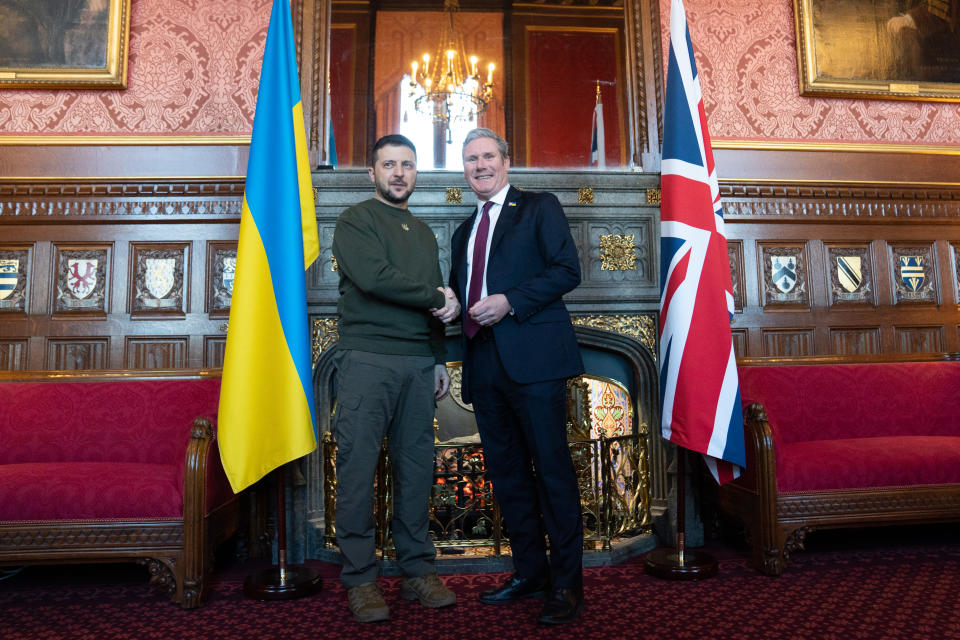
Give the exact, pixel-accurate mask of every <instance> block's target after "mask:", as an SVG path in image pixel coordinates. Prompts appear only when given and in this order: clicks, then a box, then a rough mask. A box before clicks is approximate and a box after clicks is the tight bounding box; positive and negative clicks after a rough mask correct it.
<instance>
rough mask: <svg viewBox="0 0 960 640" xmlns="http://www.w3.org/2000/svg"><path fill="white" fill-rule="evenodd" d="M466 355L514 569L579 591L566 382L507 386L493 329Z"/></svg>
mask: <svg viewBox="0 0 960 640" xmlns="http://www.w3.org/2000/svg"><path fill="white" fill-rule="evenodd" d="M467 349H468V350H469V353H468V357H469V359H470V366H471V370H470V394H471V397H472V400H473V408H474V413H475V415H476V418H477V427H478V429H479V431H480V439H481V440H482V442H483V451H484V460H485V462H486V467H487V473H488V476H489V478H490V480H491V481H492V482H493V491H494V494H495V495H496V496H497V500H498V501H499V503H500V508H501V512H502V513H503V517H504V521H505V523H506V526H507V530H508V534H509V538H510V549H511V551H512V553H513V564H514V569H515V570H516V572H517V573H518V574H519V575H520V576H522V577H524V578H540V577H549V578H550V580H551V583H552V585H553V586H554V587H556V588H571V589H577V590H580V589H582V588H583V577H582V568H581V566H582V560H583V520H582V516H581V512H580V489H579V487H578V485H577V476H576V472H575V471H574V468H573V461H572V460H571V458H570V449H569V447H568V445H567V430H566V380H564V379H560V380H549V381H546V382H535V383H531V384H519V383H516V382H514V381H512V380H510V378H509V376H508V375H507V372H506V371H505V370H504V368H503V364H502V362H501V361H500V356H499V354H498V353H497V347H496V344H495V342H494V338H493V337H492V332H490V331H489V330H487V331H484V330H481V332H480V333H478V334H477V337H476V338H473V339H471V340H469V341H468V343H467ZM544 534H546V535H547V536H548V537H549V540H550V554H549V560H548V557H547V548H546V543H545V540H544Z"/></svg>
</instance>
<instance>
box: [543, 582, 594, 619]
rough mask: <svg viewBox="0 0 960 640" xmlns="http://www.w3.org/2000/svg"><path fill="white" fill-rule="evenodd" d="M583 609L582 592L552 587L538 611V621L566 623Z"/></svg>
mask: <svg viewBox="0 0 960 640" xmlns="http://www.w3.org/2000/svg"><path fill="white" fill-rule="evenodd" d="M581 611H583V592H582V591H580V590H578V589H554V590H553V591H551V592H550V595H549V597H548V598H547V601H546V602H545V603H544V605H543V609H542V610H541V611H540V617H539V618H537V620H538V621H539V622H542V623H544V624H566V623H567V622H573V621H574V620H576V619H577V616H579V615H580V612H581Z"/></svg>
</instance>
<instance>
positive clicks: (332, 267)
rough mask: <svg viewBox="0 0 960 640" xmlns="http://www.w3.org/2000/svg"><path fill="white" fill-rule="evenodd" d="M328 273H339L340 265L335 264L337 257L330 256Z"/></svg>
mask: <svg viewBox="0 0 960 640" xmlns="http://www.w3.org/2000/svg"><path fill="white" fill-rule="evenodd" d="M330 271H333V272H334V273H336V272H338V271H340V265H339V264H337V257H336V256H333V255H331V256H330Z"/></svg>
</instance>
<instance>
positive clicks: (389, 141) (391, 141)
mask: <svg viewBox="0 0 960 640" xmlns="http://www.w3.org/2000/svg"><path fill="white" fill-rule="evenodd" d="M386 146H394V147H407V148H408V149H410V150H411V151H413V159H414V160H416V159H417V148H416V147H415V146H413V142H412V141H411V140H410V138H408V137H407V136H402V135H400V134H399V133H391V134H390V135H386V136H383V137H382V138H380V139H379V140H377V142H376V144H374V145H373V150H371V151H370V166H371V167H372V166H373V165H375V164H377V152H378V151H380V149H382V148H384V147H386Z"/></svg>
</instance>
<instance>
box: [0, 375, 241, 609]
mask: <svg viewBox="0 0 960 640" xmlns="http://www.w3.org/2000/svg"><path fill="white" fill-rule="evenodd" d="M219 396H220V373H219V371H199V370H194V371H156V372H154V371H109V372H70V371H40V372H4V373H2V374H0V565H26V564H52V563H61V562H100V561H108V562H113V561H129V560H135V561H138V562H140V563H143V564H146V565H147V567H148V568H149V570H150V574H151V582H154V583H162V584H165V585H166V586H167V587H168V588H169V590H170V593H171V597H172V600H173V601H174V602H176V603H178V604H180V605H181V606H183V607H185V608H190V607H196V606H199V605H200V604H202V603H203V601H204V600H205V598H206V587H207V576H208V573H209V571H210V566H211V560H212V555H213V549H214V546H215V544H216V543H217V542H219V541H221V540H223V539H225V538H227V537H229V536H230V535H232V534H233V532H235V531H236V528H237V519H238V509H237V501H236V499H235V496H234V494H233V492H232V490H231V489H230V486H229V484H228V483H227V480H226V477H225V476H224V474H223V469H222V468H221V466H220V456H219V453H218V449H217V446H216V432H215V429H214V427H213V426H212V420H213V419H214V418H215V417H216V414H217V405H218V402H219Z"/></svg>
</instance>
